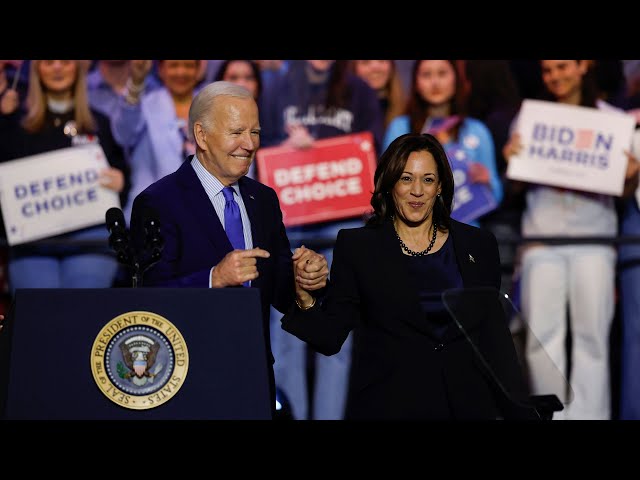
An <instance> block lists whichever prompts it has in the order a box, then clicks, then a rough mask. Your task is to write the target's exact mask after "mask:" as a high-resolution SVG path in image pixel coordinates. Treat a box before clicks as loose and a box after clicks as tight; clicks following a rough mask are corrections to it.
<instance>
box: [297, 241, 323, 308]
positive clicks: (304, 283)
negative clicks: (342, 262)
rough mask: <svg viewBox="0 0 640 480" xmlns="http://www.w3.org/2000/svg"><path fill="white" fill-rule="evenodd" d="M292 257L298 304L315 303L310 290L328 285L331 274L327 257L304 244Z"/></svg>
mask: <svg viewBox="0 0 640 480" xmlns="http://www.w3.org/2000/svg"><path fill="white" fill-rule="evenodd" d="M291 259H292V260H293V276H294V279H295V287H296V297H297V299H298V305H302V306H307V305H313V304H314V303H315V300H314V298H313V295H311V293H310V292H312V291H314V290H320V289H321V288H324V287H325V286H326V285H327V277H328V276H329V266H328V264H327V259H326V258H325V257H324V255H321V254H319V253H316V252H314V251H313V250H310V249H308V248H306V247H305V246H304V245H303V246H302V247H300V248H296V250H295V251H294V252H293V257H291Z"/></svg>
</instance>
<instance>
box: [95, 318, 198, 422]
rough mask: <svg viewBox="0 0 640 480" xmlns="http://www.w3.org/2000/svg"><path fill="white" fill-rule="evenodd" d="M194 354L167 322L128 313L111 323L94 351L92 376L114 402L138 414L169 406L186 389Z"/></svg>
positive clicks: (102, 333) (96, 343)
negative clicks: (190, 353)
mask: <svg viewBox="0 0 640 480" xmlns="http://www.w3.org/2000/svg"><path fill="white" fill-rule="evenodd" d="M188 368H189V353H188V351H187V345H186V343H185V341H184V337H183V336H182V334H181V333H180V331H179V330H178V329H177V328H176V326H175V325H173V324H172V323H171V322H170V321H169V320H167V319H166V318H164V317H162V316H160V315H158V314H156V313H152V312H145V311H134V312H127V313H123V314H122V315H119V316H117V317H115V318H113V319H111V320H110V321H109V322H108V323H107V324H106V325H105V326H104V327H103V328H102V330H100V333H98V336H97V337H96V340H95V342H93V347H92V349H91V372H92V373H93V378H94V380H95V381H96V384H97V385H98V388H100V390H101V391H102V393H104V394H105V396H106V397H107V398H108V399H109V400H111V401H112V402H115V403H117V404H118V405H120V406H122V407H125V408H130V409H133V410H146V409H148V408H154V407H157V406H159V405H162V404H163V403H165V402H167V401H169V400H170V399H171V398H172V397H173V396H174V395H175V394H176V393H178V390H180V387H181V386H182V384H183V383H184V380H185V377H186V376H187V370H188Z"/></svg>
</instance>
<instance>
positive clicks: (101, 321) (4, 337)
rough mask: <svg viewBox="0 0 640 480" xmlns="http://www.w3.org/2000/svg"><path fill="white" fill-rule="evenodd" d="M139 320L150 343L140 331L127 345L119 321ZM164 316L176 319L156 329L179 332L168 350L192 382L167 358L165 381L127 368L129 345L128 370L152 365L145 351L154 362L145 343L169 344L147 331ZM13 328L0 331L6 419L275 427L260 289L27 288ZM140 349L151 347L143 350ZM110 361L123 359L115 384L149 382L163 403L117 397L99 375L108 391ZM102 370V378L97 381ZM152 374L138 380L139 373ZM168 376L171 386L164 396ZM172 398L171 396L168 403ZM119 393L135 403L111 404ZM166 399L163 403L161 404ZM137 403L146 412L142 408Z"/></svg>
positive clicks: (171, 334) (10, 323) (161, 365)
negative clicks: (270, 423) (270, 422)
mask: <svg viewBox="0 0 640 480" xmlns="http://www.w3.org/2000/svg"><path fill="white" fill-rule="evenodd" d="M132 312H133V313H132ZM145 312H146V313H145ZM149 313H150V314H152V315H149ZM125 314H126V315H125ZM123 315H125V316H124V317H121V316H123ZM132 315H137V316H135V317H133V318H134V319H137V321H138V323H141V326H140V327H139V328H140V332H142V333H143V335H138V334H137V333H136V332H135V331H134V332H133V333H132V334H129V335H128V337H127V335H126V332H127V330H126V329H125V330H122V333H121V338H120V339H119V343H118V342H116V340H118V337H117V336H116V334H115V332H116V330H117V329H118V328H119V326H123V327H124V326H125V324H126V323H127V322H126V321H124V322H123V321H121V320H117V321H116V319H117V317H121V318H124V319H125V320H130V319H131V318H132ZM156 316H158V317H159V318H160V319H165V320H168V322H164V321H162V322H155V323H156V324H161V323H164V324H166V323H169V324H170V325H172V327H175V329H173V328H171V329H169V330H168V331H167V332H165V333H166V336H167V337H168V338H169V341H164V343H166V344H167V345H168V346H169V348H168V350H167V351H168V352H170V353H168V354H165V360H166V358H170V359H173V360H174V364H178V363H180V364H181V365H183V367H182V368H183V370H184V369H185V366H186V364H185V362H186V361H188V369H186V370H185V371H183V373H184V375H182V374H178V373H176V372H178V370H177V368H178V367H175V368H176V370H173V372H174V373H170V370H169V368H170V366H171V365H169V364H170V363H171V362H166V361H165V360H163V362H160V361H157V362H155V367H154V368H155V370H156V372H155V373H154V375H155V374H156V373H157V374H158V376H157V377H153V375H150V372H153V370H151V367H152V364H151V363H149V364H148V365H146V367H148V368H146V370H145V364H144V362H142V363H140V362H138V363H136V367H135V368H136V369H137V370H135V372H134V367H131V369H130V370H129V369H127V368H126V367H125V363H127V361H126V360H123V355H124V354H123V353H121V352H120V350H123V351H124V350H125V348H124V347H123V345H124V344H126V345H127V348H129V350H130V351H129V350H127V352H129V353H130V355H129V356H130V357H131V353H132V355H133V358H130V359H129V360H130V361H129V363H127V365H133V360H140V359H142V358H143V353H144V356H145V358H146V356H147V355H148V352H149V348H146V347H145V346H144V344H145V342H147V343H146V344H147V345H151V344H153V343H158V344H162V342H158V341H157V340H156V341H155V342H154V341H153V340H149V339H148V338H147V337H148V336H145V334H144V332H145V331H146V330H144V329H145V328H146V326H145V325H142V323H144V322H140V320H141V319H142V320H144V321H145V322H149V318H150V317H151V318H156ZM4 323H5V329H4V330H5V331H3V332H1V333H0V408H1V409H2V410H1V412H2V418H4V419H20V420H26V419H28V420H222V419H229V420H240V419H247V420H261V419H271V405H270V402H271V400H270V395H269V381H268V368H269V366H268V363H267V362H268V360H267V358H268V357H267V352H266V346H265V337H264V332H263V324H262V319H261V307H260V293H259V291H258V290H257V289H253V288H226V289H199V288H183V289H179V288H136V289H19V290H17V291H16V294H15V296H14V303H13V305H12V308H11V311H10V313H9V316H8V318H7V319H6V320H5V322H4ZM133 323H136V322H135V321H134V322H133ZM165 326H166V325H165ZM127 328H128V327H127ZM135 328H138V327H135ZM150 331H151V330H150ZM176 331H177V332H178V333H176ZM112 333H113V334H114V335H113V337H111V334H112ZM134 337H135V338H134ZM100 338H103V340H99V339H100ZM127 338H128V339H129V340H128V341H126V342H125V340H126V339H127ZM149 338H150V337H149ZM140 339H142V341H139V340H140ZM176 339H179V342H178V341H177V340H176ZM112 340H113V341H112ZM171 342H173V343H171ZM182 342H183V343H184V345H182ZM134 344H135V345H137V344H140V345H142V347H135V348H134V347H133V346H132V345H134ZM172 345H173V347H172ZM183 347H184V348H183ZM144 348H146V350H144ZM158 348H159V347H158ZM152 350H153V349H152ZM107 353H109V355H110V356H109V358H111V357H113V359H114V360H112V361H111V360H110V362H111V363H109V364H108V365H113V368H111V367H107V368H106V371H108V372H112V373H111V377H109V378H110V379H111V380H113V383H114V384H116V385H120V384H122V385H125V383H126V382H127V381H129V380H137V381H138V382H139V383H144V382H148V383H146V384H145V386H144V388H145V389H146V390H145V392H147V393H148V395H147V396H146V397H152V396H153V398H149V399H148V401H147V398H146V397H145V395H141V396H139V395H130V393H132V392H133V393H136V392H135V390H136V388H137V387H135V385H132V389H131V391H129V389H128V388H127V387H122V388H124V390H125V391H124V392H121V393H120V394H118V397H117V398H116V397H115V395H116V392H115V390H117V389H115V390H114V389H105V388H103V386H100V382H99V381H98V379H97V377H98V376H99V377H100V379H101V380H102V381H103V383H104V384H105V385H110V384H111V380H107V379H106V376H107V375H106V374H105V369H104V368H103V367H101V366H100V365H99V364H100V361H101V357H102V356H103V354H104V356H105V358H106V355H107ZM118 355H119V359H116V358H117V357H118ZM124 356H125V357H126V355H124ZM149 358H151V357H149ZM158 358H160V357H159V356H158ZM96 360H98V361H96ZM150 362H151V360H150ZM116 363H117V369H116ZM139 364H140V365H143V367H142V369H140V368H141V367H140V366H139ZM172 368H173V367H172ZM96 371H97V372H98V373H102V375H98V376H97V374H96ZM125 371H128V373H126V374H125V373H124V372H125ZM143 371H144V372H145V373H143V374H141V376H140V377H139V378H137V379H136V378H134V377H136V376H137V375H136V372H137V373H140V372H143ZM158 371H159V373H158ZM113 372H117V374H116V373H113ZM163 372H164V373H163ZM118 375H120V377H121V378H119V377H118ZM162 376H164V377H166V380H167V382H166V386H165V387H163V388H161V385H160V384H161V382H162ZM178 377H180V378H179V379H178ZM182 377H183V378H182ZM154 379H157V383H156V384H153V382H152V380H154ZM174 380H175V382H174ZM178 380H179V381H180V384H179V386H178V387H177V390H176V388H175V387H176V386H177V385H178ZM126 384H127V385H129V383H126ZM154 389H155V390H154ZM105 390H108V391H107V392H106V393H105ZM165 391H166V392H170V394H171V397H170V398H169V399H168V400H166V397H167V395H165V393H164V392H165ZM110 393H111V394H113V395H114V398H116V399H120V400H122V399H123V398H126V402H123V401H120V402H119V403H118V402H116V400H114V398H111V399H110V398H109V394H110ZM143 393H144V392H143ZM154 398H155V399H156V401H154ZM161 398H162V399H163V400H165V401H164V402H163V403H161V402H159V401H157V400H159V399H161ZM139 399H142V400H139ZM127 402H128V403H127ZM125 403H126V404H127V406H125ZM136 403H137V404H138V405H144V406H141V407H140V408H138V409H134V408H132V407H131V405H132V404H136ZM159 403H160V404H159Z"/></svg>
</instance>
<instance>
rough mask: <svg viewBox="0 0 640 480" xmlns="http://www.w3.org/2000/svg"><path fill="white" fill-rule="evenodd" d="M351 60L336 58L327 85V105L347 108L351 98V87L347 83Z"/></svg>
mask: <svg viewBox="0 0 640 480" xmlns="http://www.w3.org/2000/svg"><path fill="white" fill-rule="evenodd" d="M348 75H349V61H348V60H336V61H335V62H333V65H332V66H331V75H330V77H329V84H328V86H327V103H326V104H325V107H327V109H329V108H346V106H347V104H348V103H349V98H351V88H350V86H349V84H348V83H347V76H348Z"/></svg>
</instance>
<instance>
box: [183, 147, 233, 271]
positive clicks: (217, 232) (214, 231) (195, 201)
mask: <svg viewBox="0 0 640 480" xmlns="http://www.w3.org/2000/svg"><path fill="white" fill-rule="evenodd" d="M191 158H193V157H190V158H189V159H187V160H186V161H185V162H184V163H183V164H182V166H181V167H180V168H179V169H178V172H177V173H178V183H179V184H180V186H181V188H182V194H183V195H184V199H185V203H186V204H187V209H188V211H189V212H190V213H191V214H192V215H193V216H194V217H195V221H196V224H197V225H198V228H199V229H201V230H202V231H203V232H204V233H205V235H206V237H207V238H208V239H209V241H210V242H211V244H212V246H213V249H214V251H215V252H216V255H215V256H216V258H218V259H220V258H222V257H224V256H225V255H226V254H227V253H228V252H230V251H232V250H233V247H232V246H231V243H230V242H229V238H228V237H227V234H226V233H225V231H224V228H223V227H222V224H221V223H220V219H219V218H218V215H217V214H216V211H215V209H214V208H213V205H211V200H209V196H208V195H207V192H205V190H204V187H203V186H202V183H200V180H199V179H198V176H197V175H196V172H195V171H194V170H193V167H192V166H191Z"/></svg>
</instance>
